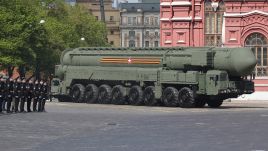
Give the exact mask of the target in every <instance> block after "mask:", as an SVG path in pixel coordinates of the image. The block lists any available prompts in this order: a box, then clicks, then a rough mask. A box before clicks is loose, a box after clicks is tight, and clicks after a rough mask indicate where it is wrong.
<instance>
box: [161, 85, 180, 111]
mask: <svg viewBox="0 0 268 151" xmlns="http://www.w3.org/2000/svg"><path fill="white" fill-rule="evenodd" d="M178 96H179V92H178V90H177V89H176V88H174V87H167V88H166V89H165V90H164V92H163V95H162V102H163V104H164V105H165V106H169V107H176V106H178V105H179V99H178Z"/></svg>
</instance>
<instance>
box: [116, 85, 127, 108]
mask: <svg viewBox="0 0 268 151" xmlns="http://www.w3.org/2000/svg"><path fill="white" fill-rule="evenodd" d="M126 95H127V92H126V88H125V87H123V86H122V85H116V86H114V87H113V89H112V104H117V105H124V104H126Z"/></svg>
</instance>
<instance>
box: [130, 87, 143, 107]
mask: <svg viewBox="0 0 268 151" xmlns="http://www.w3.org/2000/svg"><path fill="white" fill-rule="evenodd" d="M142 96H143V92H142V89H141V87H140V86H137V85H136V86H133V87H131V89H130V90H129V94H128V101H129V104H131V105H141V104H142V103H143V100H142Z"/></svg>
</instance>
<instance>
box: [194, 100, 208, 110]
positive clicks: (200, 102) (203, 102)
mask: <svg viewBox="0 0 268 151" xmlns="http://www.w3.org/2000/svg"><path fill="white" fill-rule="evenodd" d="M206 103H207V102H206V100H203V99H197V100H196V101H195V107H197V108H202V107H204V106H205V105H206Z"/></svg>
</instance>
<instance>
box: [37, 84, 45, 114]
mask: <svg viewBox="0 0 268 151" xmlns="http://www.w3.org/2000/svg"><path fill="white" fill-rule="evenodd" d="M43 84H44V82H43V80H40V82H39V86H38V91H39V96H38V101H37V104H38V107H37V111H38V112H42V101H43V95H44V93H43Z"/></svg>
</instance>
